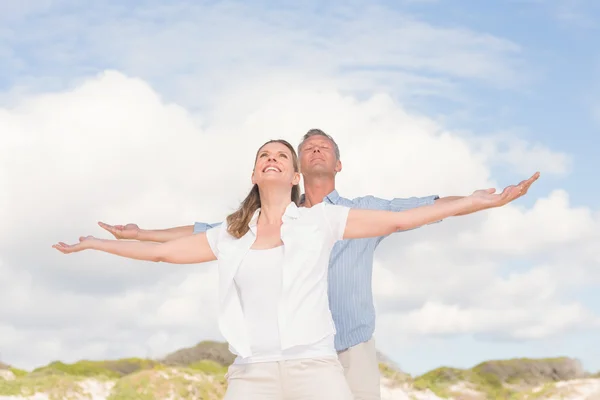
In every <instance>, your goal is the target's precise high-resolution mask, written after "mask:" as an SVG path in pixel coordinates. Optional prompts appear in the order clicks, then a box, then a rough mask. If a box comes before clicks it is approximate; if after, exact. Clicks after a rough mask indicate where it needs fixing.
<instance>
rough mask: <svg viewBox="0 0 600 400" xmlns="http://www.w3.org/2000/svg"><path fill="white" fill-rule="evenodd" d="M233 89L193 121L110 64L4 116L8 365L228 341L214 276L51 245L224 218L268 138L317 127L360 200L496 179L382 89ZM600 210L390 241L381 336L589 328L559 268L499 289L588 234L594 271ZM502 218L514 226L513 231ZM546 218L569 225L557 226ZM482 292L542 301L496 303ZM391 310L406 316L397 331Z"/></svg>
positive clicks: (491, 222) (210, 270)
mask: <svg viewBox="0 0 600 400" xmlns="http://www.w3.org/2000/svg"><path fill="white" fill-rule="evenodd" d="M271 79H273V80H271ZM282 83H285V84H282ZM223 93H226V95H224V94H223ZM223 93H219V94H216V95H215V96H212V95H211V96H209V97H210V98H211V99H212V101H213V106H212V108H211V110H210V112H207V113H205V114H200V115H197V114H196V113H191V112H190V111H188V110H187V109H186V108H183V107H180V106H178V105H176V104H172V103H169V102H166V101H164V100H163V99H161V97H160V96H159V95H158V94H157V93H156V92H155V91H154V90H153V88H152V87H150V86H149V85H148V84H147V83H145V82H144V81H142V80H140V79H134V78H129V77H126V76H123V75H122V74H120V73H118V72H114V71H109V72H106V73H104V74H102V75H100V76H98V77H96V78H93V79H89V80H86V81H85V82H82V83H80V84H78V85H76V86H75V87H73V89H72V90H69V91H64V92H61V93H48V94H44V95H39V96H30V97H27V98H26V99H24V101H23V102H21V103H19V104H15V106H14V107H11V108H10V109H4V110H0V132H2V137H1V139H2V146H0V184H1V185H2V188H3V190H2V191H1V192H0V193H4V195H3V197H2V200H1V201H3V202H4V203H3V205H4V207H2V208H0V212H1V213H2V214H1V217H2V221H3V224H2V228H1V229H0V259H1V260H2V261H3V263H2V264H1V266H0V268H2V271H0V272H2V276H3V277H8V279H9V280H10V282H11V283H10V284H9V285H4V282H7V281H8V280H6V281H5V280H4V278H3V280H2V282H0V320H2V321H3V325H2V326H0V333H2V335H0V346H1V347H0V350H1V351H2V354H3V357H5V358H6V361H8V362H12V363H15V364H18V365H22V366H25V367H30V366H33V365H37V364H40V363H43V362H47V361H50V360H52V359H55V358H61V359H64V360H73V359H77V358H82V357H96V358H100V357H117V356H125V355H136V354H137V355H146V354H150V355H152V356H158V355H161V354H164V353H165V352H167V351H169V350H173V349H175V348H177V347H180V346H183V345H189V344H193V343H195V342H196V341H198V340H201V339H204V338H211V337H218V332H217V330H216V324H215V313H216V310H215V308H214V307H215V301H214V299H215V298H216V293H215V287H216V284H215V282H216V275H215V271H214V266H186V267H183V266H172V265H154V264H150V263H142V262H136V261H129V260H123V259H119V258H116V257H113V256H110V255H105V254H99V253H93V252H84V253H79V254H76V255H71V256H64V255H62V254H60V253H58V252H56V251H55V250H53V249H51V248H50V246H51V244H53V243H55V242H56V241H58V240H64V241H73V240H76V238H77V237H78V236H79V235H82V234H97V235H99V236H105V235H104V233H103V232H102V231H101V230H100V229H99V228H98V227H97V226H96V225H95V224H96V221H97V220H104V221H106V222H109V223H125V222H131V221H133V222H137V223H139V224H140V225H141V226H144V227H168V226H173V225H182V224H190V223H192V222H193V221H198V220H204V221H206V220H208V221H215V220H220V219H222V218H223V217H224V216H225V215H226V213H227V212H228V211H230V210H231V209H232V208H233V207H235V206H236V205H237V204H238V202H239V200H240V198H241V196H243V195H244V194H245V193H246V191H247V190H248V189H249V186H250V184H249V177H250V172H251V168H252V162H253V157H254V152H255V150H256V149H257V147H258V146H259V145H260V144H261V143H262V142H263V141H264V140H267V139H270V138H273V137H284V138H286V139H288V140H290V141H292V142H293V143H297V141H298V139H299V138H300V137H301V135H302V134H303V133H304V132H305V131H306V130H307V129H309V128H313V127H321V128H322V129H325V130H326V131H328V132H330V133H332V134H333V135H334V136H335V137H336V139H337V140H338V141H339V143H340V146H341V149H342V158H343V161H344V171H343V172H342V174H340V176H339V179H340V182H339V189H340V190H341V192H342V193H344V194H348V195H353V194H365V193H372V194H375V195H381V196H401V195H406V196H409V195H425V194H429V193H433V192H437V193H441V194H456V193H460V194H464V193H468V192H470V191H472V190H473V189H475V188H479V187H487V186H488V185H490V184H491V183H492V182H493V181H492V177H491V176H490V168H489V165H488V164H487V160H486V159H485V158H483V157H481V156H480V154H478V153H477V152H476V151H474V150H473V146H472V145H471V143H470V142H469V140H468V139H467V138H465V137H463V136H460V135H456V134H454V133H452V132H448V131H445V130H444V129H443V128H442V127H440V126H439V125H437V124H436V123H434V122H432V121H430V120H429V119H427V118H426V117H424V116H415V115H412V114H409V113H407V112H406V111H405V110H404V109H403V108H402V107H401V105H400V104H398V103H396V102H394V101H393V100H392V99H391V98H390V97H389V96H387V95H385V94H380V95H374V96H371V97H369V98H367V99H364V100H359V99H357V98H355V97H353V96H350V95H347V94H341V93H340V92H339V91H338V90H337V89H336V87H335V84H334V83H329V84H328V85H323V86H321V85H320V82H319V81H314V80H309V81H307V80H302V79H301V78H300V77H299V76H293V75H287V76H285V75H275V76H273V77H270V78H265V79H261V80H257V81H254V82H253V83H252V84H247V85H243V86H240V87H239V88H238V91H237V92H236V91H234V89H233V88H229V89H228V91H227V92H223ZM199 96H208V95H206V94H202V93H200V94H199ZM527 149H529V147H527V146H525V147H524V150H523V151H524V152H525V153H526V152H527V151H528V150H527ZM525 155H526V154H525ZM457 157H459V160H460V162H457V161H456V160H457ZM505 183H513V182H503V183H502V184H505ZM590 215H592V214H589V210H585V209H576V208H573V207H572V206H570V205H569V204H568V201H567V198H566V194H564V193H563V192H561V191H557V192H554V193H550V194H549V195H548V197H547V198H543V199H541V200H539V201H538V202H537V203H536V204H535V205H534V206H533V208H532V209H528V210H524V209H522V207H521V206H519V205H515V206H510V207H507V208H506V209H503V210H492V211H490V212H488V213H486V214H482V215H478V216H473V217H472V218H465V219H460V220H459V219H455V220H448V221H445V222H444V223H442V224H436V225H434V226H431V227H427V228H424V229H421V230H417V231H414V232H412V233H405V234H401V235H397V237H395V238H394V239H392V238H390V239H387V240H386V242H385V244H384V245H382V249H381V251H380V252H379V253H378V259H379V260H378V262H379V263H380V264H379V266H378V271H379V273H380V274H383V273H387V274H389V276H387V277H385V279H383V280H382V279H381V275H380V278H377V279H378V280H377V281H376V284H375V287H376V292H377V293H378V295H377V296H378V297H377V298H378V304H380V306H381V308H382V315H381V321H382V322H381V323H380V326H387V327H389V328H390V330H389V331H388V332H387V333H386V335H399V334H400V333H401V332H402V331H403V330H404V328H405V326H407V325H408V326H412V327H413V332H415V333H420V334H424V333H429V334H431V333H436V334H450V333H452V332H454V333H455V332H486V333H489V334H492V333H495V334H498V335H512V336H514V337H520V338H526V337H541V336H544V335H549V334H552V333H556V332H559V331H566V330H569V329H575V328H576V327H578V326H580V323H581V321H582V319H583V318H584V317H585V318H588V317H589V316H590V314H589V313H590V312H589V311H587V310H586V309H585V308H584V307H583V306H582V305H581V304H578V303H577V302H576V300H573V301H566V300H563V299H562V297H561V288H559V287H558V285H556V284H555V283H556V280H555V276H556V275H554V272H553V271H554V269H553V268H554V267H553V266H552V267H551V268H550V269H546V268H547V267H546V266H545V265H544V266H541V267H539V269H537V270H534V272H531V275H527V274H525V275H523V276H515V277H512V278H509V279H508V280H503V279H502V278H501V277H500V276H499V270H498V268H499V265H498V263H497V258H499V257H507V256H510V255H512V254H515V251H516V254H519V255H523V256H531V250H532V249H533V250H537V251H541V250H544V249H548V248H549V247H552V248H553V249H554V250H560V249H561V248H563V247H564V246H568V245H569V244H570V243H572V242H573V241H574V240H577V241H579V242H581V244H582V246H584V245H585V244H587V246H588V247H586V248H587V249H588V252H589V255H590V256H589V257H587V256H586V257H584V258H582V259H581V260H580V264H581V268H582V270H585V268H587V267H588V264H586V263H596V265H597V262H598V260H597V258H594V257H597V256H598V254H597V252H594V251H593V249H594V247H593V246H592V245H591V243H592V242H590V240H591V238H592V237H593V235H592V233H593V232H598V225H597V220H595V219H592V220H591V221H587V222H586V219H587V218H588V217H589V216H590ZM504 223H510V224H512V226H513V227H515V228H513V231H511V232H509V233H508V234H507V233H506V232H507V230H506V229H505V227H504ZM549 224H550V225H552V224H560V225H561V226H562V227H563V232H561V233H560V234H558V233H552V232H548V230H549V229H548V226H549ZM521 231H523V233H522V234H523V238H521V239H520V240H515V238H514V237H516V238H519V235H520V234H521V233H520V232H521ZM457 232H462V236H461V235H460V234H457ZM469 235H471V236H472V237H475V236H477V237H478V240H480V243H479V244H476V243H475V242H474V240H475V239H471V237H470V236H469ZM513 236H514V237H513ZM523 241H524V242H525V244H523V243H521V242H523ZM497 242H498V243H500V242H501V243H500V244H498V243H497ZM457 244H461V246H458V245H457ZM475 247H477V249H478V251H474V248H475ZM392 248H393V252H392V251H390V250H391V249H392ZM515 249H516V250H515ZM398 260H399V261H400V263H399V262H398ZM531 265H534V264H531ZM535 265H539V264H535ZM548 271H550V272H548ZM450 272H451V273H450ZM392 277H397V278H401V279H394V280H392ZM442 278H443V279H442ZM383 281H385V282H383ZM391 282H397V283H395V284H394V285H392V284H391ZM575 284H577V282H574V283H573V285H575ZM385 285H387V286H385ZM531 291H535V292H539V296H538V297H535V296H533V297H531V296H529V295H528V293H529V292H531ZM486 293H487V294H495V296H496V297H504V298H506V299H511V298H514V299H523V302H525V301H531V302H532V304H533V305H532V307H531V308H525V309H523V307H522V306H520V305H519V304H513V303H511V302H510V301H507V302H499V303H497V304H496V303H494V302H490V303H489V304H487V303H486V302H485V301H483V300H484V299H485V295H486ZM540 296H541V297H540ZM482 299H483V300H482ZM9 300H14V301H16V302H15V303H9ZM492 312H497V313H498V315H500V317H499V318H492V317H490V315H493V314H491V313H492ZM553 315H554V316H555V315H559V316H561V318H559V319H556V318H555V319H553V318H554V316H553ZM567 316H570V319H569V318H567ZM450 317H452V318H450ZM390 318H395V319H397V322H395V323H394V324H391V325H390V324H389V323H388V322H386V321H390ZM433 318H435V320H433ZM6 349H7V350H6ZM384 350H385V349H384ZM392 356H393V355H392Z"/></svg>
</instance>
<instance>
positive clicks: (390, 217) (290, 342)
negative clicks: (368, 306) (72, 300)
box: [53, 140, 520, 400]
mask: <svg viewBox="0 0 600 400" xmlns="http://www.w3.org/2000/svg"><path fill="white" fill-rule="evenodd" d="M299 182H300V174H299V172H298V160H297V156H296V152H295V151H294V148H293V147H292V146H291V145H290V144H289V143H288V142H286V141H284V140H272V141H269V142H267V143H265V144H264V145H263V146H261V147H260V149H259V150H258V152H257V154H256V157H255V164H254V171H253V173H252V183H253V185H254V186H253V188H252V190H251V192H250V194H249V195H248V196H247V197H246V199H245V200H244V201H243V203H242V205H241V206H240V208H239V209H238V210H237V211H236V212H234V213H233V214H231V215H229V216H228V217H227V220H226V223H224V224H222V225H220V226H219V227H217V228H214V229H211V230H209V231H207V232H206V233H200V234H196V235H193V236H188V237H183V238H179V239H176V240H173V241H170V242H166V243H152V242H127V241H118V240H101V239H96V238H94V237H91V236H88V237H85V238H83V237H82V238H80V243H78V244H75V245H67V244H65V243H62V242H61V243H59V244H57V245H54V246H53V247H54V248H56V249H57V250H59V251H61V252H63V253H72V252H76V251H80V250H85V249H94V250H100V251H104V252H108V253H112V254H116V255H119V256H123V257H128V258H133V259H138V260H148V261H157V262H158V261H162V262H169V263H177V264H188V263H202V262H207V261H213V260H218V263H219V310H220V315H219V327H220V330H221V332H222V334H223V336H224V337H225V339H226V340H227V341H228V343H229V346H230V349H231V351H232V352H233V353H234V354H236V355H237V358H236V360H235V362H234V364H233V365H231V366H230V368H229V371H228V374H227V378H228V382H229V385H228V389H227V394H226V396H225V399H227V400H235V399H246V400H252V399H260V400H269V399H274V400H275V399H282V400H283V399H303V400H304V399H306V400H311V399H314V400H320V399H323V400H325V399H327V400H329V399H336V400H338V399H339V400H345V399H351V398H352V394H351V392H350V389H349V387H348V385H347V383H346V380H345V378H344V374H343V369H342V367H341V365H340V363H339V361H338V359H337V354H336V352H335V348H334V342H333V337H334V334H335V327H334V324H333V320H332V317H331V313H330V311H329V306H328V297H327V271H328V262H329V255H330V251H331V249H332V247H333V245H334V244H335V242H336V241H338V240H342V239H350V238H365V237H373V236H382V235H387V234H391V233H393V232H394V231H397V230H405V229H411V228H415V227H418V226H421V225H424V224H428V223H431V222H434V221H437V220H440V219H443V218H446V217H449V216H452V215H456V214H461V213H468V212H472V211H474V210H480V209H483V208H489V207H494V206H497V205H502V204H506V203H507V202H508V201H511V200H512V199H514V198H516V197H517V196H518V194H519V191H520V188H519V187H512V188H507V189H506V190H505V191H504V192H502V193H501V194H498V195H496V194H493V190H482V191H476V192H474V193H473V194H472V195H471V196H467V197H464V198H461V199H458V200H455V201H452V202H447V203H443V204H435V205H432V206H424V207H420V208H416V209H411V210H408V211H403V212H388V211H372V210H360V209H349V208H346V207H343V206H337V205H331V204H327V203H324V202H323V203H320V204H318V205H315V206H313V207H311V208H299V207H298V202H299V188H298V183H299Z"/></svg>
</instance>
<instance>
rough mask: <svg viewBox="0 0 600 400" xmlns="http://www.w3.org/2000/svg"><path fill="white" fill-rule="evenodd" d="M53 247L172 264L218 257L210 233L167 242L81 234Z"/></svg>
mask: <svg viewBox="0 0 600 400" xmlns="http://www.w3.org/2000/svg"><path fill="white" fill-rule="evenodd" d="M52 247H53V248H55V249H57V250H58V251H60V252H62V253H65V254H69V253H75V252H78V251H82V250H98V251H103V252H105V253H110V254H115V255H117V256H121V257H125V258H132V259H135V260H144V261H154V262H166V263H171V264H197V263H203V262H208V261H214V260H216V259H217V257H216V256H215V254H214V253H213V251H212V249H211V248H210V245H209V244H208V240H207V238H206V233H198V234H196V235H191V236H184V237H181V238H178V239H174V240H170V241H168V242H164V243H155V242H139V241H124V240H107V239H97V238H95V237H93V236H86V237H80V238H79V243H77V244H73V245H69V244H66V243H63V242H59V243H58V244H55V245H53V246H52Z"/></svg>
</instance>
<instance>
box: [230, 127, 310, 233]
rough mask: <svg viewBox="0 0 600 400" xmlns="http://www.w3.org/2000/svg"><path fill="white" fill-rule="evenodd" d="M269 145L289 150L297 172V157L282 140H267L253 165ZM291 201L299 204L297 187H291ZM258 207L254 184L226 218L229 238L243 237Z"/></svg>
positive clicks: (292, 148)
mask: <svg viewBox="0 0 600 400" xmlns="http://www.w3.org/2000/svg"><path fill="white" fill-rule="evenodd" d="M269 143H281V144H283V145H284V146H285V147H287V148H288V149H289V150H290V153H292V163H293V165H294V171H295V172H299V168H298V155H297V154H296V151H295V150H294V147H293V146H292V145H291V144H289V143H288V142H287V141H285V140H283V139H275V140H269V141H268V142H266V143H265V144H263V145H262V146H260V148H259V149H258V151H257V152H256V157H255V158H254V164H255V165H256V159H257V158H258V154H259V153H260V151H261V150H262V148H263V147H265V146H266V145H268V144H269ZM291 200H292V201H293V202H294V203H295V204H296V205H299V204H300V187H299V186H298V185H294V186H292V196H291ZM260 206H261V205H260V192H259V190H258V185H256V184H254V186H253V187H252V190H250V193H248V196H246V198H245V199H244V201H242V204H241V205H240V208H238V210H237V211H235V212H234V213H232V214H230V215H228V216H227V232H229V234H230V235H231V236H233V237H235V238H238V239H239V238H241V237H242V236H244V235H245V234H246V233H247V232H248V230H249V229H250V228H249V227H248V224H249V223H250V220H251V219H252V216H253V215H254V213H255V212H256V210H258V209H259V208H260Z"/></svg>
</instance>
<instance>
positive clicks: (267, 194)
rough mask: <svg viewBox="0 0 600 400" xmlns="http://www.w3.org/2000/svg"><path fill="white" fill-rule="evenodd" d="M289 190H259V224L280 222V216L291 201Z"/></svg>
mask: <svg viewBox="0 0 600 400" xmlns="http://www.w3.org/2000/svg"><path fill="white" fill-rule="evenodd" d="M291 198H292V196H291V193H290V191H289V190H287V191H282V190H261V192H260V204H261V206H260V216H259V217H258V223H259V224H261V225H262V224H268V225H271V224H281V218H282V217H283V214H284V213H285V210H286V209H287V207H288V206H289V205H290V203H291V201H292V200H291Z"/></svg>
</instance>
